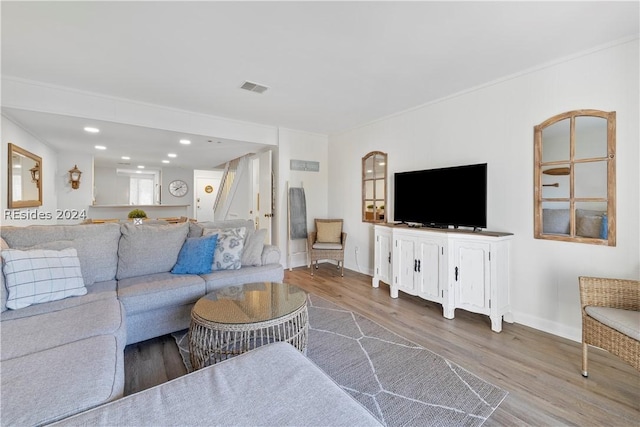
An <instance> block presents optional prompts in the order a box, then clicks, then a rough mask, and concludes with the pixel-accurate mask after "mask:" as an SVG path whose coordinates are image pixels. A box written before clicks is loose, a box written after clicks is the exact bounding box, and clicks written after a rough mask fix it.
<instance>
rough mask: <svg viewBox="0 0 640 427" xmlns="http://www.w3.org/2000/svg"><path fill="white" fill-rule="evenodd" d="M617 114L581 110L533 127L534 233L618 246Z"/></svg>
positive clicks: (560, 115) (550, 238)
mask: <svg viewBox="0 0 640 427" xmlns="http://www.w3.org/2000/svg"><path fill="white" fill-rule="evenodd" d="M615 142H616V113H615V111H613V112H606V111H599V110H576V111H569V112H567V113H562V114H558V115H557V116H554V117H551V118H549V119H547V120H545V121H544V122H542V123H541V124H539V125H538V126H535V128H534V145H535V164H534V173H535V176H534V180H535V189H534V198H535V200H534V207H535V221H534V237H535V238H536V239H548V240H561V241H568V242H580V243H590V244H597V245H608V246H615V245H616V180H615V177H616V163H615V159H616V156H615V154H616V152H615V151H616V148H615Z"/></svg>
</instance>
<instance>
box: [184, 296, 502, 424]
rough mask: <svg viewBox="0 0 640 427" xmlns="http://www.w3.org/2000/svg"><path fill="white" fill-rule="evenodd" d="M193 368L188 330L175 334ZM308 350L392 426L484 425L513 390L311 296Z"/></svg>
mask: <svg viewBox="0 0 640 427" xmlns="http://www.w3.org/2000/svg"><path fill="white" fill-rule="evenodd" d="M174 337H175V338H176V342H177V343H178V347H179V348H180V352H181V354H182V358H183V360H184V362H185V365H186V366H187V370H190V364H189V353H188V345H187V341H186V339H187V338H186V334H185V333H184V332H182V333H176V334H174ZM307 357H308V358H309V359H311V360H312V361H313V362H314V363H315V364H316V365H318V366H319V367H320V368H321V369H322V370H323V371H325V373H326V374H327V375H329V376H330V377H331V378H333V380H334V381H335V382H337V383H338V384H339V385H340V386H341V387H342V388H343V389H344V390H346V391H347V392H348V393H350V394H351V395H352V396H353V397H354V398H355V399H357V400H358V401H359V402H360V403H361V404H362V405H363V406H365V407H367V408H368V409H369V410H370V411H371V413H372V414H374V416H376V417H377V418H378V419H379V420H380V421H381V422H382V423H383V424H385V425H387V426H389V427H392V426H417V425H420V426H429V425H432V426H481V425H482V424H483V423H484V422H485V421H486V420H487V418H488V417H489V416H490V415H491V414H492V413H493V411H495V410H496V408H497V407H498V405H500V403H501V402H502V401H503V400H504V399H505V397H506V396H507V392H506V391H504V390H502V389H500V388H498V387H496V386H494V385H492V384H489V383H488V382H486V381H484V380H482V379H480V378H478V377H477V376H475V375H473V374H471V373H470V372H468V371H466V370H465V369H463V368H461V367H460V366H458V365H456V364H454V363H452V362H450V361H448V360H446V359H444V358H443V357H441V356H439V355H437V354H435V353H433V352H432V351H429V350H427V349H426V348H424V347H422V346H420V345H417V344H415V343H413V342H411V341H408V340H406V339H404V338H403V337H401V336H399V335H397V334H395V333H393V332H391V331H389V330H388V329H386V328H384V327H383V326H381V325H379V324H377V323H375V322H373V321H371V320H369V319H367V318H365V317H363V316H360V315H359V314H356V313H354V312H352V311H349V310H346V309H344V308H342V307H340V306H338V305H335V304H333V303H331V302H329V301H327V300H325V299H323V298H320V297H318V296H315V295H309V345H308V347H307Z"/></svg>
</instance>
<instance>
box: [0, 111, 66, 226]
mask: <svg viewBox="0 0 640 427" xmlns="http://www.w3.org/2000/svg"><path fill="white" fill-rule="evenodd" d="M9 142H11V143H12V144H15V145H17V146H19V147H20V148H24V149H25V150H27V151H29V152H31V153H33V154H35V155H37V156H40V157H41V158H42V206H38V207H33V208H22V209H20V210H19V211H20V212H17V211H18V210H15V209H11V210H9V209H8V206H7V203H8V200H7V179H8V171H7V166H8V162H7V155H8V150H9V148H8V143H9ZM71 167H73V165H71ZM57 168H58V156H57V154H56V152H55V151H54V150H53V149H52V148H51V147H49V146H48V145H46V144H45V143H44V142H42V141H40V140H39V139H38V138H37V137H35V136H34V135H32V134H31V133H29V132H28V131H26V130H25V129H23V128H22V127H20V126H19V125H18V124H16V123H14V122H13V121H11V120H9V119H8V118H7V117H5V116H4V115H3V116H2V152H1V153H0V183H1V184H0V199H1V202H0V206H1V207H2V217H1V218H0V222H1V223H2V225H17V226H25V225H31V224H55V222H56V220H55V216H56V210H57V208H58V204H57V197H56V189H57V188H59V187H57V185H58V180H57V178H56V177H57V173H58V170H57ZM21 214H23V215H27V218H26V219H19V218H20V215H21ZM38 215H43V216H41V217H40V218H41V219H38ZM12 216H13V218H14V219H12ZM32 217H33V219H31V218H32ZM49 217H51V219H47V218H49Z"/></svg>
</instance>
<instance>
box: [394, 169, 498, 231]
mask: <svg viewBox="0 0 640 427" xmlns="http://www.w3.org/2000/svg"><path fill="white" fill-rule="evenodd" d="M394 178H395V180H394V206H393V219H394V221H397V222H407V223H419V224H422V225H426V226H435V227H446V226H449V225H453V226H456V227H458V226H461V227H475V228H486V227H487V164H486V163H481V164H475V165H464V166H454V167H448V168H440V169H427V170H420V171H410V172H397V173H395V175H394Z"/></svg>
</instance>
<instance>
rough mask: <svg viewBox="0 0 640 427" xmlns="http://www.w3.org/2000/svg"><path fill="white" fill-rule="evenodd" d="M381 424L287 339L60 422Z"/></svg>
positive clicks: (152, 424)
mask: <svg viewBox="0 0 640 427" xmlns="http://www.w3.org/2000/svg"><path fill="white" fill-rule="evenodd" d="M140 424H144V425H149V426H155V425H194V426H195V425H205V424H215V425H238V426H257V425H260V426H284V425H291V426H380V425H381V424H380V423H379V422H378V420H376V418H374V417H373V416H372V415H371V413H370V412H369V411H367V409H365V408H364V406H362V405H360V404H359V403H358V402H357V401H356V400H355V399H354V398H353V397H352V396H351V395H350V394H349V393H347V392H346V391H344V390H343V389H341V388H340V387H339V386H338V385H337V384H336V383H335V382H333V380H332V379H331V378H329V377H328V376H327V375H326V374H325V373H324V372H322V371H321V370H320V368H318V367H317V366H316V365H315V364H313V362H311V361H310V360H309V359H307V358H306V357H304V356H303V355H302V353H300V352H299V351H298V350H296V349H295V348H294V347H293V346H291V345H290V344H287V343H283V342H279V343H275V344H269V345H266V346H262V347H259V348H257V349H255V350H252V351H250V352H248V353H245V354H242V355H239V356H236V357H234V358H232V359H228V360H225V361H223V362H220V363H217V364H215V365H212V366H208V367H206V368H203V369H200V370H198V371H195V372H192V373H190V374H187V375H184V376H181V377H179V378H176V379H174V380H172V381H169V382H166V383H163V384H160V385H159V386H156V387H153V388H149V389H147V390H144V391H142V392H140V393H135V394H132V395H130V396H127V397H125V398H123V399H119V400H117V401H115V402H111V403H108V404H107V405H103V406H101V407H98V408H95V409H92V410H89V411H87V412H83V413H81V414H78V415H76V416H74V417H71V418H68V419H65V420H62V421H61V422H60V423H59V425H69V426H75V425H86V426H99V425H105V426H106V425H122V426H128V425H140Z"/></svg>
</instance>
